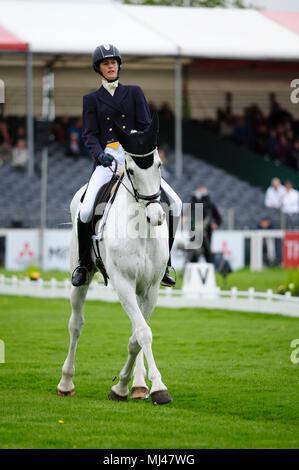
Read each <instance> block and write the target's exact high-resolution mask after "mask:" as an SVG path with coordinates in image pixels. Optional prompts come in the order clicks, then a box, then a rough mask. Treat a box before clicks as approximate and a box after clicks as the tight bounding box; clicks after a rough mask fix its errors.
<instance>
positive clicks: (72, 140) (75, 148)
mask: <svg viewBox="0 0 299 470" xmlns="http://www.w3.org/2000/svg"><path fill="white" fill-rule="evenodd" d="M66 154H67V155H68V156H70V157H79V156H80V155H81V148H80V145H79V134H78V133H77V132H72V133H71V134H70V135H69V142H68V147H67V152H66Z"/></svg>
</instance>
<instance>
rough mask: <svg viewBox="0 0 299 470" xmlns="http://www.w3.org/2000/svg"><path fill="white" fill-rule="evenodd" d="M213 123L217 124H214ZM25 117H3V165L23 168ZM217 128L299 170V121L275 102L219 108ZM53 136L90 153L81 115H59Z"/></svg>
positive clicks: (75, 153)
mask: <svg viewBox="0 0 299 470" xmlns="http://www.w3.org/2000/svg"><path fill="white" fill-rule="evenodd" d="M150 108H151V111H154V110H156V111H158V114H159V117H160V120H168V119H172V118H173V112H172V110H171V107H170V106H169V104H168V103H163V104H162V106H161V107H160V108H159V109H156V108H155V106H154V105H153V104H150ZM212 127H215V125H213V126H212ZM25 129H26V123H25V118H17V117H15V118H13V117H9V118H7V119H2V120H0V166H2V165H3V164H5V163H10V164H11V165H12V166H14V167H16V168H22V167H24V166H25V165H26V163H27V161H28V151H27V148H26V147H27V144H26V131H25ZM216 129H217V131H218V133H219V135H220V136H221V137H222V138H223V139H229V140H232V141H233V142H235V143H236V144H238V145H242V146H246V147H248V148H249V149H251V150H253V151H255V152H257V153H259V154H261V155H263V156H265V157H268V158H270V159H272V160H275V161H278V162H280V163H281V164H284V165H286V166H288V167H291V168H292V169H294V170H295V171H299V122H297V121H296V120H295V119H293V117H292V115H291V114H290V113H289V112H288V111H285V110H284V109H282V108H281V107H280V105H279V104H278V103H277V102H274V103H273V106H272V111H271V113H270V114H269V116H265V115H264V114H263V112H262V111H261V109H260V108H259V107H258V106H257V105H256V104H253V105H251V106H249V107H248V108H246V109H245V110H244V113H243V115H242V116H240V115H234V114H233V113H232V112H230V111H223V110H220V109H219V110H218V119H217V123H216ZM53 136H54V140H55V141H56V142H57V143H58V144H59V145H60V146H62V147H63V148H64V149H65V155H66V156H70V157H74V158H76V157H79V156H88V155H89V152H88V149H87V148H86V147H85V145H84V143H83V139H82V118H81V117H77V118H74V117H68V116H61V117H57V118H56V119H55V121H54V123H53Z"/></svg>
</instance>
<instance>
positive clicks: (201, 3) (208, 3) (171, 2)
mask: <svg viewBox="0 0 299 470" xmlns="http://www.w3.org/2000/svg"><path fill="white" fill-rule="evenodd" d="M122 1H123V3H125V4H127V5H159V6H163V5H164V6H174V7H205V8H215V7H222V8H228V7H235V8H246V6H245V5H244V1H243V0H122Z"/></svg>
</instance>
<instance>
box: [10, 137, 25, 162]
mask: <svg viewBox="0 0 299 470" xmlns="http://www.w3.org/2000/svg"><path fill="white" fill-rule="evenodd" d="M28 160H29V154H28V150H27V146H26V140H25V139H18V141H17V144H16V147H14V148H13V150H12V162H11V165H12V166H13V167H15V168H20V169H22V168H24V167H25V165H26V163H27V162H28Z"/></svg>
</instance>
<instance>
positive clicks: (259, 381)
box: [0, 268, 299, 449]
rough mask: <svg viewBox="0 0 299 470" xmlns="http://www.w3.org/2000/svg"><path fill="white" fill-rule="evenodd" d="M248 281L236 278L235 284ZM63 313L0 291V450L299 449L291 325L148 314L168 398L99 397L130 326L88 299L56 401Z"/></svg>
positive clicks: (276, 318) (194, 312)
mask: <svg viewBox="0 0 299 470" xmlns="http://www.w3.org/2000/svg"><path fill="white" fill-rule="evenodd" d="M248 274H249V272H248V271H246V270H245V271H244V272H243V273H242V272H240V273H239V274H238V273H234V274H233V275H234V276H235V279H237V278H239V279H240V284H239V285H242V282H243V283H244V279H243V278H245V277H247V278H248V277H249V278H250V274H249V276H248ZM252 275H253V274H252ZM281 277H283V276H282V270H280V269H278V268H277V269H273V270H266V272H265V271H263V273H260V274H255V279H256V284H259V283H262V284H263V285H264V286H265V287H268V285H269V284H272V286H273V280H274V279H276V278H277V279H278V278H281ZM267 279H268V281H267ZM250 280H252V279H250ZM69 315H70V306H69V301H67V300H63V299H60V300H58V299H57V300H55V299H51V300H48V299H47V300H42V299H36V298H28V297H13V296H1V316H0V331H1V335H0V337H1V339H2V341H4V343H5V362H4V363H1V364H0V380H1V382H0V383H1V387H0V396H1V403H2V406H1V417H0V422H1V426H0V447H1V448H3V449H5V448H6V449H7V448H8V449H14V448H15V449H16V448H18V449H30V448H36V449H39V448H44V449H52V448H53V449H54V448H56V449H57V448H60V449H73V448H78V449H92V448H101V449H109V448H110V449H134V448H135V449H138V448H141V449H167V448H168V449H169V448H171V449H188V448H189V449H202V448H210V449H211V448H212V449H213V448H249V449H250V448H252V449H254V448H255V449H256V448H268V449H269V448H273V449H274V448H298V445H299V438H298V433H297V423H298V417H299V404H298V399H297V396H298V393H297V389H298V367H299V366H298V364H294V363H293V362H292V361H291V354H292V352H293V350H292V349H291V347H290V343H291V341H292V340H293V339H295V338H297V337H298V319H296V318H289V317H285V316H284V317H283V316H280V315H269V314H267V315H263V314H254V313H250V314H249V313H239V312H231V311H221V310H217V311H211V310H203V309H192V308H188V309H187V308H186V309H167V308H159V307H156V309H155V311H154V312H153V315H152V317H151V320H150V326H151V329H152V331H153V351H154V354H155V356H156V360H157V365H158V367H159V369H160V370H161V373H162V374H163V376H164V377H165V379H166V380H167V384H168V389H169V391H170V393H171V395H172V398H173V402H172V403H170V404H168V405H166V406H163V407H161V406H153V405H152V402H151V400H150V399H148V400H135V401H132V400H130V399H128V401H127V402H113V401H109V400H108V399H107V397H108V394H109V391H110V388H111V385H112V384H113V379H114V380H115V377H116V376H117V375H118V374H119V371H120V369H121V367H122V365H123V363H124V360H125V357H126V348H127V339H128V336H129V335H130V329H131V326H130V321H129V319H128V317H127V316H126V315H125V314H124V311H123V309H122V308H121V306H120V305H119V304H108V303H104V302H94V301H88V302H87V303H86V306H85V325H84V328H83V332H82V335H81V337H80V340H79V343H78V349H77V354H76V363H75V366H76V372H75V376H74V383H75V386H76V395H75V396H73V397H58V396H57V395H56V387H57V383H58V381H59V378H60V375H61V367H62V364H63V361H64V359H65V354H66V350H67V347H68V341H69V338H68V332H67V325H68V321H69Z"/></svg>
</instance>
